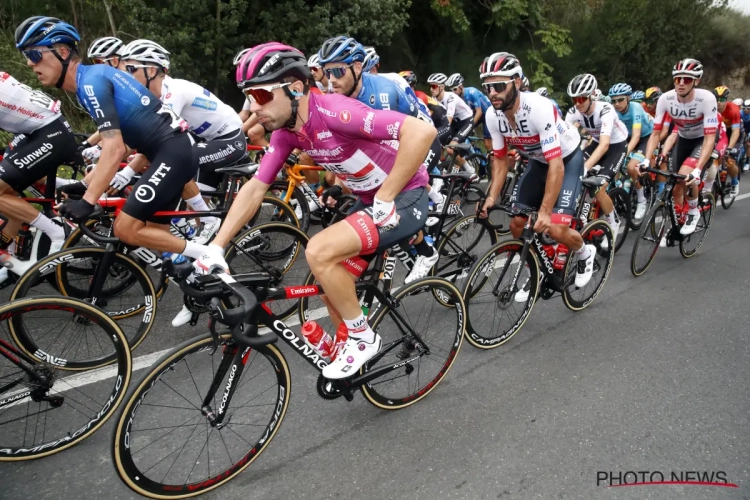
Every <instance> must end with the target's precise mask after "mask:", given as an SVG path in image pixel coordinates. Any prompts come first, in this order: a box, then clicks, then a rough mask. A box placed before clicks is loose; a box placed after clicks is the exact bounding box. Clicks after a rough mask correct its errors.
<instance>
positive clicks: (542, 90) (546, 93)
mask: <svg viewBox="0 0 750 500" xmlns="http://www.w3.org/2000/svg"><path fill="white" fill-rule="evenodd" d="M536 93H537V94H539V95H540V96H542V97H549V90H547V87H539V88H538V89H536Z"/></svg>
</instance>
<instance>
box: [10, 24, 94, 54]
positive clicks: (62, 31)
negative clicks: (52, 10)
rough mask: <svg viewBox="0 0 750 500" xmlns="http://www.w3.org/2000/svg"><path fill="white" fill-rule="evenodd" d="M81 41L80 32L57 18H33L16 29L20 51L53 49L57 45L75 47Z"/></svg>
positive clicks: (17, 44) (17, 45) (17, 46)
mask: <svg viewBox="0 0 750 500" xmlns="http://www.w3.org/2000/svg"><path fill="white" fill-rule="evenodd" d="M80 41H81V35H79V34H78V30H76V29H75V28H74V27H73V26H71V25H70V24H68V23H66V22H63V21H61V20H59V19H57V18H56V17H47V16H33V17H30V18H28V19H26V20H25V21H24V22H22V23H21V24H19V25H18V27H17V28H16V48H18V49H19V50H23V49H25V48H27V47H33V46H38V45H41V46H43V47H52V46H53V45H55V44H57V43H64V44H67V45H70V46H72V47H75V46H76V45H77V44H78V42H80Z"/></svg>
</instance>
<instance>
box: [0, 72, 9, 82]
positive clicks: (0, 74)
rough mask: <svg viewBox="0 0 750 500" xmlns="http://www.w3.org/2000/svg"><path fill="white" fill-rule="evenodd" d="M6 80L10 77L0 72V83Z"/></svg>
mask: <svg viewBox="0 0 750 500" xmlns="http://www.w3.org/2000/svg"><path fill="white" fill-rule="evenodd" d="M8 78H10V75H9V74H8V73H6V72H4V71H0V82H4V81H5V80H7V79H8Z"/></svg>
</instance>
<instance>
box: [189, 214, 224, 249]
mask: <svg viewBox="0 0 750 500" xmlns="http://www.w3.org/2000/svg"><path fill="white" fill-rule="evenodd" d="M219 228H221V219H215V220H214V221H212V222H206V223H205V224H203V230H202V231H201V234H199V235H198V236H196V237H195V238H194V239H193V242H194V243H196V244H198V245H207V244H208V242H209V241H211V239H212V238H213V237H214V235H215V234H216V233H218V232H219Z"/></svg>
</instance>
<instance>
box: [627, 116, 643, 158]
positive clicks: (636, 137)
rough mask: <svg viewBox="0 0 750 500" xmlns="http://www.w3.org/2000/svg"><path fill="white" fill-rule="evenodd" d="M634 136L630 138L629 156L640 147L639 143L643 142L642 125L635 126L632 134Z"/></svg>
mask: <svg viewBox="0 0 750 500" xmlns="http://www.w3.org/2000/svg"><path fill="white" fill-rule="evenodd" d="M631 133H632V134H633V135H632V136H631V137H630V142H629V143H628V154H630V153H632V152H633V151H634V150H635V148H636V146H638V142H639V141H640V140H641V124H640V123H638V124H635V123H634V124H633V132H631Z"/></svg>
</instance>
